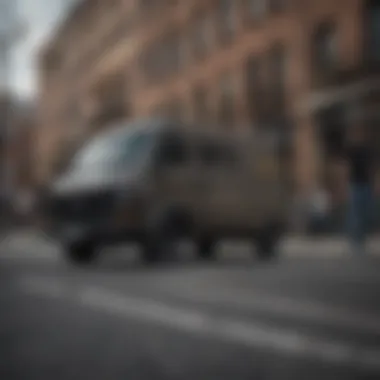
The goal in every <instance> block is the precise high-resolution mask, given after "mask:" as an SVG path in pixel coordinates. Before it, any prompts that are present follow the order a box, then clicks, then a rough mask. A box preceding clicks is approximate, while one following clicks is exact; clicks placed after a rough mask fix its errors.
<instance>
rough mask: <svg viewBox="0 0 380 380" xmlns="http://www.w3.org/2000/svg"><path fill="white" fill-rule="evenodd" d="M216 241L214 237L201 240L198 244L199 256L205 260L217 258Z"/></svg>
mask: <svg viewBox="0 0 380 380" xmlns="http://www.w3.org/2000/svg"><path fill="white" fill-rule="evenodd" d="M215 245H216V244H215V241H214V240H212V239H204V240H200V241H199V242H198V244H197V255H198V258H199V259H201V260H204V261H212V260H215V259H216V247H215Z"/></svg>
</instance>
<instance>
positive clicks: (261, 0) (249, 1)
mask: <svg viewBox="0 0 380 380" xmlns="http://www.w3.org/2000/svg"><path fill="white" fill-rule="evenodd" d="M268 1H269V0H246V8H247V15H248V17H249V18H250V19H254V20H258V19H262V18H263V17H265V15H266V14H267V12H268V7H269V3H268Z"/></svg>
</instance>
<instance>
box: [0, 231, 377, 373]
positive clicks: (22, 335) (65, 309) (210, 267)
mask: <svg viewBox="0 0 380 380" xmlns="http://www.w3.org/2000/svg"><path fill="white" fill-rule="evenodd" d="M14 240H15V241H16V243H14V242H13V243H12V244H10V243H9V242H7V241H4V242H3V243H2V244H1V248H0V379H4V380H16V379H17V380H18V379H27V380H34V379H36V380H37V379H38V380H40V379H54V380H59V379H62V380H63V379H64V380H66V379H70V380H73V379H78V380H83V379H92V380H97V379H107V380H113V379H115V380H118V379H123V380H124V379H128V380H129V379H131V380H133V379H139V380H140V379H142V380H144V379H147V380H148V379H149V380H151V379H152V380H153V379H154V380H155V379H165V380H166V379H176V380H177V379H181V380H182V379H184V380H194V379H201V380H203V379H205V380H212V379H215V380H221V379H236V380H240V379H250V380H251V379H255V380H256V379H257V380H267V379H268V380H269V379H308V380H311V379H323V380H327V379H334V380H337V379H338V380H339V379H345V380H351V379H366V380H367V379H368V380H369V379H379V378H380V302H379V300H380V274H379V271H380V256H379V255H377V254H375V253H372V254H371V255H369V257H365V258H362V259H360V258H353V257H350V256H349V255H348V254H345V252H344V251H342V249H340V251H339V250H338V251H339V252H338V253H337V252H335V253H334V252H332V251H331V252H329V250H328V249H327V248H326V247H325V248H319V249H320V250H321V251H320V252H319V253H320V254H318V252H317V250H316V248H315V247H314V248H312V247H310V248H308V247H307V246H304V248H303V250H302V249H298V252H297V254H292V253H291V252H287V253H286V254H285V253H284V255H283V256H282V257H281V259H280V260H279V261H278V262H274V263H266V264H264V263H260V262H258V261H255V260H254V259H252V258H251V257H250V256H249V255H248V254H247V252H246V251H245V250H244V249H241V248H236V254H235V248H233V247H230V248H226V249H224V250H223V249H222V250H221V251H222V253H221V257H220V259H219V260H218V261H217V262H215V263H201V262H197V261H195V260H194V259H191V258H190V257H187V256H186V255H184V257H183V258H182V259H181V260H180V261H179V262H176V263H167V264H161V265H158V266H156V267H154V268H147V267H144V266H142V265H141V264H140V263H139V262H138V261H137V260H136V258H135V257H134V253H135V252H134V251H135V250H134V249H132V248H128V247H127V248H125V247H122V248H121V249H119V250H115V251H114V252H113V251H112V250H105V251H104V252H103V254H102V257H101V258H100V260H99V262H98V263H97V264H96V265H94V266H93V267H90V268H74V267H72V266H70V265H68V264H67V263H65V262H64V260H62V259H61V258H60V256H59V252H58V250H57V249H56V248H55V247H54V246H53V245H48V244H47V243H46V242H43V241H41V239H40V238H38V237H35V236H28V235H26V236H25V237H23V238H21V237H18V238H17V239H14ZM335 251H336V249H335ZM310 252H312V254H311V253H310ZM129 253H130V254H129Z"/></svg>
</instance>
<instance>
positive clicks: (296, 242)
mask: <svg viewBox="0 0 380 380" xmlns="http://www.w3.org/2000/svg"><path fill="white" fill-rule="evenodd" d="M228 245H229V246H230V244H228ZM244 246H246V245H245V244H244ZM233 247H236V248H233V249H236V250H237V251H239V252H240V251H241V249H243V248H241V247H242V245H241V244H237V245H235V244H233ZM27 248H32V249H33V250H39V251H42V252H53V251H54V252H55V251H57V245H56V244H55V243H54V242H52V241H50V240H49V239H48V237H47V236H45V235H44V234H43V233H42V232H41V231H38V230H34V229H31V228H29V229H28V228H26V229H20V230H15V231H13V232H12V233H9V234H8V236H7V238H3V239H2V241H1V242H0V249H3V250H4V249H27ZM279 249H280V252H281V253H282V254H285V255H286V256H291V257H292V256H308V255H310V256H314V257H315V256H320V257H330V256H341V255H344V254H347V253H348V252H349V245H348V242H347V240H346V239H345V238H344V237H342V236H326V237H318V238H314V237H305V236H287V237H286V238H285V239H284V240H283V241H282V242H281V244H280V248H279ZM228 250H230V248H229V249H228ZM244 250H245V249H244ZM368 251H369V252H370V253H371V254H375V255H380V236H379V235H375V236H373V237H372V238H370V239H369V241H368Z"/></svg>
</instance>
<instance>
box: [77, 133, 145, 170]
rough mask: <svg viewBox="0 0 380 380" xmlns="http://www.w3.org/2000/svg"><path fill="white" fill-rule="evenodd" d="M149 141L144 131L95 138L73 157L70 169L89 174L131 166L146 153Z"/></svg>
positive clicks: (139, 160) (137, 162) (136, 163)
mask: <svg viewBox="0 0 380 380" xmlns="http://www.w3.org/2000/svg"><path fill="white" fill-rule="evenodd" d="M151 141H152V139H151V136H150V134H148V133H146V132H145V133H144V132H130V133H127V134H123V135H121V134H113V135H111V136H107V137H102V138H99V139H96V140H95V141H92V142H91V143H90V144H89V145H87V146H86V147H85V148H84V149H83V150H81V151H80V152H79V154H78V155H77V156H76V157H75V158H74V161H73V165H72V170H73V171H74V172H81V173H84V174H86V173H87V174H91V173H93V172H104V171H109V170H110V171H120V170H125V169H128V168H131V167H133V166H136V165H138V164H139V163H140V162H141V161H142V160H143V159H144V157H145V156H146V155H147V154H148V151H149V147H150V146H151Z"/></svg>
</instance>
